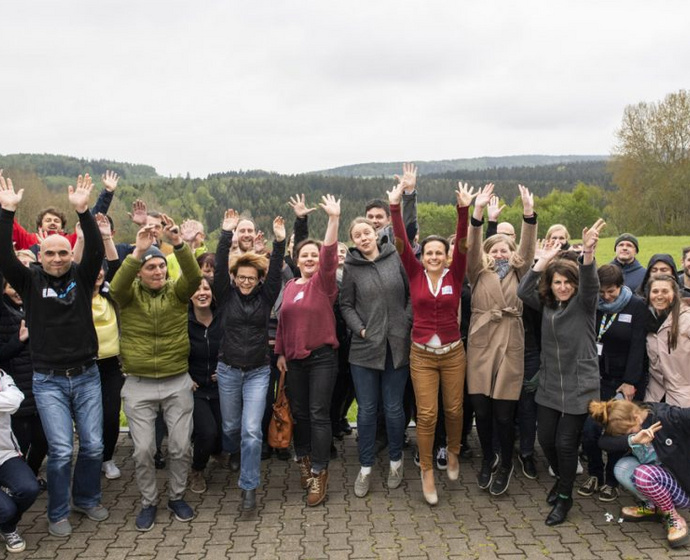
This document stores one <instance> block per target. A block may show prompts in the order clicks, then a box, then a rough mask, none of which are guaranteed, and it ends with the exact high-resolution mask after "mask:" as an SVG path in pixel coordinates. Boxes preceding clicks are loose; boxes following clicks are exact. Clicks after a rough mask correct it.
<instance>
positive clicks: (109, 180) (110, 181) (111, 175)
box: [101, 170, 120, 192]
mask: <svg viewBox="0 0 690 560" xmlns="http://www.w3.org/2000/svg"><path fill="white" fill-rule="evenodd" d="M119 180H120V176H119V175H118V174H117V173H115V172H114V171H110V170H107V171H106V172H105V174H104V175H102V176H101V181H103V186H104V187H105V190H106V191H108V192H115V189H116V188H117V182H118V181H119Z"/></svg>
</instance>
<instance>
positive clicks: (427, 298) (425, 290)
mask: <svg viewBox="0 0 690 560" xmlns="http://www.w3.org/2000/svg"><path fill="white" fill-rule="evenodd" d="M457 212H458V225H457V230H456V232H455V233H456V239H455V247H454V249H453V260H452V262H451V265H450V267H449V268H447V269H446V273H445V275H444V276H443V278H442V279H441V286H440V288H439V290H438V294H437V295H436V296H434V294H433V293H432V292H431V289H430V287H429V279H428V277H427V275H426V272H425V271H424V267H423V266H422V264H421V263H420V262H419V261H418V260H417V259H416V258H415V255H414V251H413V250H412V247H411V246H410V243H409V241H407V235H405V224H404V223H403V219H402V214H401V212H400V205H399V204H391V218H392V220H393V231H394V233H395V238H396V239H401V240H405V241H404V242H403V243H402V245H403V249H402V254H401V255H400V258H401V260H402V263H403V266H404V267H405V271H406V272H407V276H408V278H409V280H410V298H411V299H412V311H413V315H414V321H413V323H412V340H413V341H414V342H417V343H419V344H426V343H428V342H429V340H430V339H431V338H432V337H433V336H434V334H437V335H438V336H439V338H440V339H441V343H442V344H444V345H445V344H450V343H451V342H455V341H456V340H460V329H459V328H458V310H459V308H460V295H461V292H462V282H463V280H464V278H465V270H466V268H467V212H468V210H467V207H464V208H460V207H457Z"/></svg>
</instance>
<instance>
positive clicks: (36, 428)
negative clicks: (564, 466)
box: [12, 412, 48, 475]
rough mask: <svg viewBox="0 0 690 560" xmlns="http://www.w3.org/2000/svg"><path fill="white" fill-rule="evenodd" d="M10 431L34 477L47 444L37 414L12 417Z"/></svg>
mask: <svg viewBox="0 0 690 560" xmlns="http://www.w3.org/2000/svg"><path fill="white" fill-rule="evenodd" d="M12 431H13V432H14V437H16V438H17V443H18V444H19V449H20V450H21V452H22V455H24V459H26V463H27V464H28V465H29V467H31V470H32V471H33V473H34V474H35V475H38V470H39V469H40V468H41V465H42V464H43V459H45V458H46V455H47V454H48V442H47V441H46V435H45V434H44V433H43V424H41V418H40V417H39V416H38V412H34V413H33V414H27V415H22V416H18V415H16V414H15V415H13V416H12Z"/></svg>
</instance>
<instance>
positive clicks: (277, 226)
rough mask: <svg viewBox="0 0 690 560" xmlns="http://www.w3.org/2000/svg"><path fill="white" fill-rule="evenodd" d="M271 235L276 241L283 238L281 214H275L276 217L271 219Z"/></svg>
mask: <svg viewBox="0 0 690 560" xmlns="http://www.w3.org/2000/svg"><path fill="white" fill-rule="evenodd" d="M273 236H274V237H275V238H276V241H284V240H285V220H284V219H283V217H282V216H276V219H275V220H273Z"/></svg>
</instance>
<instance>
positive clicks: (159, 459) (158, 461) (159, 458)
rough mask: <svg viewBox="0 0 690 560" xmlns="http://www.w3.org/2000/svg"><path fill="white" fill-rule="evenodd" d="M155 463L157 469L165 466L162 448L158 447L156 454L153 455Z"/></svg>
mask: <svg viewBox="0 0 690 560" xmlns="http://www.w3.org/2000/svg"><path fill="white" fill-rule="evenodd" d="M153 464H154V465H155V467H156V470H161V469H164V468H165V459H163V452H162V451H161V450H160V449H156V454H155V455H154V456H153Z"/></svg>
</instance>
